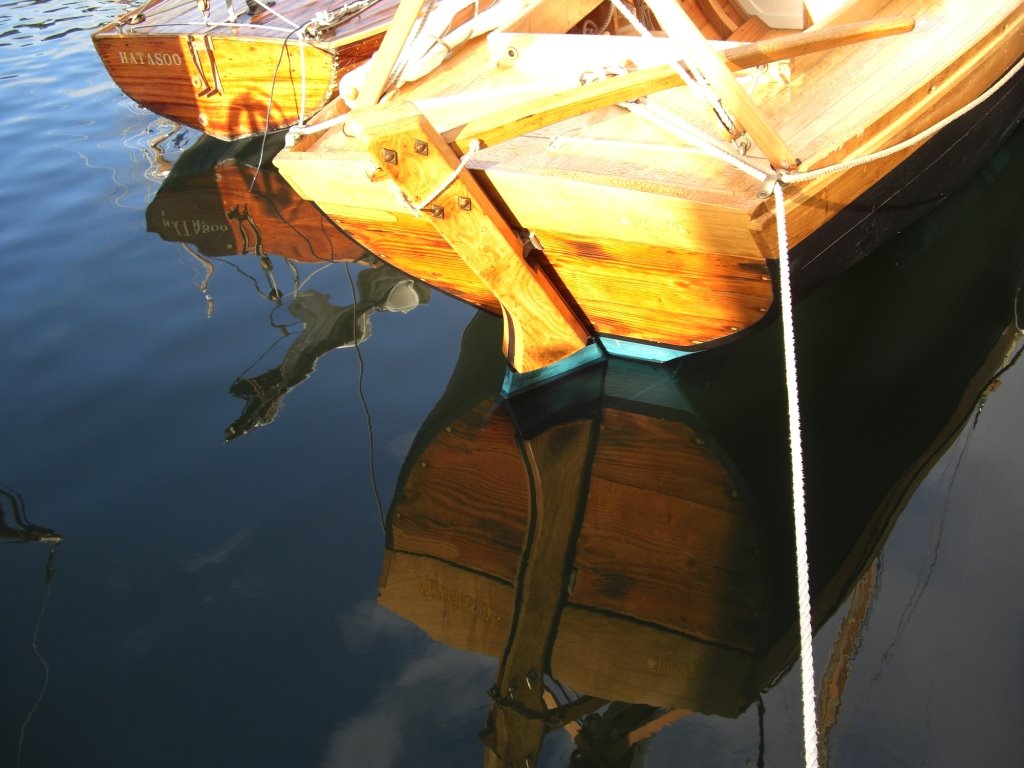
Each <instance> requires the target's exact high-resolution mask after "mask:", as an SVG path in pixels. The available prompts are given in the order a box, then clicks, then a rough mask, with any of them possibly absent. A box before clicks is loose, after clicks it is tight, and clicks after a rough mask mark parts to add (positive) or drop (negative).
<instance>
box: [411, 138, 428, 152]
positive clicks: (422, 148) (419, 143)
mask: <svg viewBox="0 0 1024 768" xmlns="http://www.w3.org/2000/svg"><path fill="white" fill-rule="evenodd" d="M412 148H413V149H415V150H416V154H417V155H425V154H427V142H425V141H423V139H416V143H414V144H413V145H412Z"/></svg>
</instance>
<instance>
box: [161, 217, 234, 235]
mask: <svg viewBox="0 0 1024 768" xmlns="http://www.w3.org/2000/svg"><path fill="white" fill-rule="evenodd" d="M160 213H161V216H160V219H161V221H160V223H161V225H163V228H164V230H166V231H173V232H174V234H176V235H178V236H182V237H183V236H188V235H208V234H210V233H211V232H227V231H228V229H229V228H228V225H227V224H217V223H212V224H211V223H210V222H208V221H203V220H202V219H169V218H167V215H166V214H164V212H163V211H161V212H160Z"/></svg>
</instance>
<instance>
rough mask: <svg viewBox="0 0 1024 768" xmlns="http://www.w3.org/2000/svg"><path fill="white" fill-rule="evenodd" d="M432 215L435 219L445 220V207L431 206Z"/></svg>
mask: <svg viewBox="0 0 1024 768" xmlns="http://www.w3.org/2000/svg"><path fill="white" fill-rule="evenodd" d="M430 215H431V216H433V217H434V218H435V219H443V218H444V206H441V205H432V206H430Z"/></svg>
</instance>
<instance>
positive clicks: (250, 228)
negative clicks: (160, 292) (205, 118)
mask: <svg viewBox="0 0 1024 768" xmlns="http://www.w3.org/2000/svg"><path fill="white" fill-rule="evenodd" d="M282 145H283V135H281V134H277V135H273V136H269V137H267V141H266V143H264V141H263V139H262V137H258V138H255V139H249V140H243V141H237V142H224V141H220V140H218V139H214V138H211V137H209V136H202V137H200V138H199V139H198V140H197V142H196V143H195V144H194V145H193V146H191V147H189V148H188V149H187V150H186V151H185V152H183V153H182V155H181V157H180V158H179V159H178V160H177V162H175V164H174V166H173V168H172V169H171V171H170V173H169V174H168V176H167V178H166V179H165V181H164V182H163V184H162V185H161V186H160V189H159V190H158V192H157V194H156V196H155V197H154V199H153V202H152V203H150V205H149V206H148V208H147V209H146V224H147V227H148V230H149V231H150V232H154V233H156V234H158V235H159V236H160V237H161V238H162V239H164V240H167V241H170V242H177V243H182V244H183V246H185V248H186V250H187V252H188V253H189V254H190V255H191V256H192V257H193V258H194V259H195V260H196V261H197V262H198V263H199V264H200V265H201V267H202V270H203V279H202V282H201V285H200V288H201V290H202V291H203V294H204V296H205V297H206V301H207V312H208V314H212V313H213V311H214V301H213V298H212V297H211V295H210V293H209V284H210V280H211V278H212V276H213V274H214V271H215V266H214V265H215V260H216V259H217V258H222V257H227V256H251V257H253V258H254V259H255V260H256V262H257V264H258V265H259V269H258V272H257V275H262V280H260V279H258V278H257V277H252V278H251V279H252V282H253V284H254V285H255V286H256V288H257V291H258V293H259V294H260V295H261V296H262V297H263V298H265V299H267V300H269V301H270V302H272V303H273V304H274V306H275V308H276V307H280V306H282V305H285V306H286V307H287V310H288V313H289V314H290V315H291V316H292V317H293V318H294V319H295V320H297V321H300V322H301V324H302V330H301V331H300V332H299V333H297V334H294V333H293V331H291V330H290V326H291V323H286V324H281V323H275V326H276V327H277V328H279V329H280V330H281V332H282V333H284V334H285V335H289V336H290V335H294V338H293V339H292V341H291V344H290V345H289V347H288V350H287V351H286V352H285V353H284V355H283V358H282V360H281V362H280V364H278V365H276V366H273V367H271V368H269V369H268V370H266V371H265V372H263V373H261V374H258V375H256V376H251V377H239V378H237V379H236V380H235V381H234V382H233V383H232V384H231V388H230V391H231V394H232V395H234V396H236V397H239V398H241V399H243V400H244V401H245V406H244V408H243V410H242V413H241V415H240V416H239V417H238V419H236V420H235V421H234V422H233V423H232V424H231V425H230V426H229V427H228V428H227V429H226V430H225V438H226V439H227V440H232V439H234V438H236V437H239V436H241V435H244V434H246V433H247V432H249V431H250V430H252V429H253V428H255V427H258V426H263V425H265V424H269V423H270V422H271V421H273V419H274V418H275V417H276V415H277V413H278V412H279V410H280V406H281V401H282V399H283V398H284V396H285V395H286V394H287V393H288V392H290V391H291V390H292V389H294V388H295V387H296V386H298V385H299V384H300V383H302V382H303V381H305V380H306V379H307V378H308V377H309V376H310V374H312V372H313V370H314V369H315V367H316V362H317V360H318V359H319V358H320V357H321V356H322V355H324V354H325V353H327V352H329V351H331V350H332V349H340V348H343V347H351V346H353V345H355V344H359V343H362V342H364V341H366V340H367V339H368V338H369V337H370V332H371V325H370V316H371V315H372V314H373V313H374V312H399V313H406V312H410V311H411V310H413V309H415V308H416V307H417V306H419V305H420V304H424V303H426V302H427V301H429V300H430V289H429V288H427V287H426V286H425V285H423V284H422V283H420V282H418V281H415V280H413V279H412V278H410V277H408V276H406V275H403V274H402V273H400V272H398V271H397V270H396V269H394V268H393V267H390V266H388V265H386V264H384V263H382V262H380V261H379V260H377V259H376V258H375V257H374V256H372V255H371V254H370V253H369V252H367V251H366V250H365V249H364V248H363V247H362V246H360V245H358V244H356V243H355V242H354V241H353V240H352V239H351V238H349V237H348V236H347V235H345V233H343V232H342V231H341V230H339V229H338V228H337V227H335V226H334V224H332V223H331V221H330V220H329V219H328V218H327V217H326V216H324V214H323V213H321V212H320V209H319V208H317V207H316V206H315V205H314V204H313V203H310V202H308V201H306V200H303V199H301V198H300V197H298V196H297V195H296V194H295V192H294V191H293V190H292V188H291V187H290V186H288V184H286V183H285V181H284V180H283V179H282V178H281V176H280V174H279V173H278V172H277V171H276V170H275V169H274V167H273V164H272V163H271V162H270V161H271V159H272V158H273V156H274V154H276V153H277V152H278V151H280V149H281V147H282ZM275 257H277V258H276V259H275ZM275 260H276V261H277V263H278V264H282V265H283V266H284V269H285V270H286V272H287V274H288V276H289V278H290V288H288V287H287V286H284V287H283V285H282V283H281V282H280V281H279V280H278V278H277V277H276V274H277V273H276V272H275V266H274V265H275ZM336 263H346V264H349V263H358V264H359V265H360V266H361V267H368V268H364V269H361V270H360V271H359V273H358V274H357V275H356V276H355V278H354V281H353V282H354V286H353V287H352V288H351V291H352V292H353V303H352V304H350V305H343V306H337V305H335V304H332V303H331V297H330V296H328V295H327V294H326V293H323V292H321V291H318V290H315V289H312V288H308V287H305V284H306V281H307V280H308V275H306V276H304V275H303V273H302V272H301V271H300V266H301V265H308V264H321V265H324V266H329V265H331V264H336ZM235 266H238V268H239V269H244V268H243V267H242V266H239V265H237V264H236V265H235ZM306 272H307V273H308V268H307V269H306ZM348 281H349V278H348V277H346V279H345V280H344V283H345V285H346V287H345V290H346V292H348V291H349V286H348ZM264 286H265V287H264ZM275 343H276V342H275ZM261 357H262V356H261Z"/></svg>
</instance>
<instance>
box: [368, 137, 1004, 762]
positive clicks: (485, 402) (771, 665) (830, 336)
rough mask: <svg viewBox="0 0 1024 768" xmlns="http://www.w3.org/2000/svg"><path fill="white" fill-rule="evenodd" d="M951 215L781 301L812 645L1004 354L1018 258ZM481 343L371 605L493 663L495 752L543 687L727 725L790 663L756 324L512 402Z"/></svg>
mask: <svg viewBox="0 0 1024 768" xmlns="http://www.w3.org/2000/svg"><path fill="white" fill-rule="evenodd" d="M1011 159H1012V160H1014V161H1015V165H1012V166H1009V167H1005V168H1003V170H1002V172H1003V173H1004V174H1010V175H1011V176H1012V175H1013V174H1017V173H1020V172H1021V168H1020V164H1021V161H1022V159H1024V158H1022V157H1021V155H1020V153H1018V154H1017V155H1016V156H1015V157H1011ZM994 167H995V166H993V168H994ZM993 191H994V194H991V193H990V192H993ZM955 201H956V202H955V204H947V207H946V209H945V210H944V215H943V217H941V218H938V217H936V218H933V219H932V220H931V221H930V222H929V223H928V226H927V227H921V228H918V229H917V230H911V231H910V232H909V233H906V234H905V235H904V236H903V237H902V238H899V239H897V240H896V241H894V242H893V243H891V244H890V245H889V246H886V249H883V252H882V253H880V254H879V255H878V256H877V257H876V258H875V259H873V260H871V261H869V262H867V263H866V264H863V265H861V266H860V267H858V268H855V269H853V270H851V271H850V272H849V273H848V274H847V275H845V276H844V277H843V278H841V279H840V280H838V281H836V282H835V283H833V284H831V285H829V286H827V287H825V288H824V289H822V291H820V292H819V293H818V294H816V295H815V296H814V297H812V298H811V299H810V300H808V301H806V302H804V303H803V304H802V305H800V306H799V307H798V308H797V318H796V321H797V336H798V341H799V349H800V360H799V363H800V378H801V414H802V417H803V425H804V454H805V466H806V468H807V483H806V485H807V509H808V516H809V517H808V528H809V549H810V568H811V573H810V583H811V586H812V590H813V594H812V602H813V615H814V623H815V626H816V627H820V626H821V625H822V624H823V623H824V622H825V621H826V620H827V619H828V618H829V616H831V615H832V614H833V613H835V612H836V611H837V610H838V609H839V607H840V606H841V605H842V604H843V601H844V600H845V599H846V597H847V595H849V593H850V591H851V589H853V587H854V585H855V584H857V582H858V579H859V578H860V577H861V575H862V574H863V573H864V571H865V567H866V566H867V565H868V564H869V563H870V562H871V560H872V559H873V558H874V557H875V556H876V555H877V553H878V551H879V549H880V547H881V546H882V543H883V542H884V540H885V538H886V536H887V535H888V532H889V531H890V530H891V527H892V525H893V523H894V521H895V519H896V517H897V516H898V514H899V512H900V511H901V510H902V508H903V506H904V504H905V503H906V501H907V499H908V498H909V497H910V495H911V494H912V492H913V490H914V489H915V488H916V486H917V484H918V483H919V482H920V480H921V479H922V477H923V476H924V474H925V472H927V470H928V469H929V468H930V467H931V466H932V464H933V463H934V461H935V460H936V458H937V457H938V456H940V455H941V454H942V452H943V450H944V449H945V448H946V447H947V446H948V445H949V444H950V442H951V441H952V440H953V439H954V438H955V436H956V435H957V434H958V433H959V431H960V430H961V428H962V427H963V426H964V425H965V424H966V423H968V421H969V417H970V415H971V414H972V412H974V411H975V410H976V408H977V405H978V402H979V399H980V398H983V397H985V396H986V394H987V392H988V389H989V385H990V384H991V382H992V381H993V377H994V376H996V375H997V374H998V372H999V370H1000V369H1001V367H1002V366H1003V365H1004V364H1006V363H1007V362H1008V361H1009V359H1010V357H1009V356H1010V353H1011V352H1012V351H1013V349H1014V346H1015V345H1016V344H1017V343H1018V341H1019V331H1018V326H1016V325H1015V322H1016V323H1019V322H1020V321H1019V318H1017V319H1016V320H1015V316H1014V313H1015V305H1016V304H1019V303H1020V290H1021V285H1022V282H1024V281H1022V269H1024V263H1022V262H1021V259H1022V255H1021V254H1020V253H1016V252H1009V251H1003V250H1001V249H1000V248H999V246H998V245H993V243H998V242H999V241H998V240H996V239H995V238H999V237H1001V234H1002V233H1000V232H997V231H991V230H986V231H984V232H979V231H977V230H975V229H972V228H970V227H968V226H965V222H970V221H972V220H973V219H974V218H975V216H976V215H977V214H976V211H977V210H978V209H979V208H983V209H986V210H987V211H988V212H989V215H987V216H986V220H988V221H1003V222H1006V226H1008V227H1009V226H1015V223H1014V221H1013V216H1012V214H1013V212H1014V211H1015V210H1016V208H1017V207H1018V206H1019V200H1016V199H1013V198H1012V197H1011V198H1009V199H1007V197H1006V196H1005V195H1003V194H1002V193H1001V192H1000V191H999V190H998V189H995V188H994V187H991V186H988V185H986V184H984V183H981V182H979V183H975V184H974V185H972V186H971V187H969V188H968V189H967V190H965V191H964V192H963V193H962V194H961V195H960V196H959V197H958V198H956V199H955ZM1000 211H1001V214H1000ZM988 238H993V239H992V240H989V239H988ZM967 252H969V253H970V254H971V258H970V259H964V258H963V254H964V253H967ZM500 334H501V328H500V327H499V323H498V321H497V320H494V319H491V318H488V317H487V316H486V315H480V316H479V318H478V319H477V321H475V322H474V324H473V325H471V326H470V329H468V330H467V333H466V337H465V339H464V342H463V353H462V356H461V358H460V366H459V367H458V368H457V369H456V371H455V373H454V374H453V377H452V379H451V382H450V384H449V387H448V391H447V392H446V393H445V396H444V398H443V399H442V400H441V401H440V402H439V403H438V405H437V406H436V407H435V409H434V412H433V413H432V414H431V415H430V417H429V418H428V420H427V421H426V422H425V423H424V425H423V427H422V428H421V430H420V433H419V435H418V436H417V438H416V440H415V442H414V444H413V447H412V448H411V450H410V452H409V455H408V457H407V460H406V463H405V466H404V468H403V471H402V474H401V476H400V479H399V484H398V490H397V492H396V495H395V499H394V502H393V505H392V508H391V512H390V518H389V521H388V541H387V551H386V556H385V562H384V567H383V569H382V574H381V578H380V593H379V594H380V596H379V600H380V603H381V604H382V605H384V606H386V607H388V608H389V609H390V610H392V611H393V612H395V613H397V614H398V615H400V616H403V617H405V618H407V619H409V620H410V621H413V622H414V623H416V624H417V625H418V626H420V627H422V628H423V629H424V630H425V631H427V632H428V633H429V634H430V635H431V636H432V637H434V638H435V639H437V640H439V641H442V642H444V643H447V644H449V645H451V646H453V647H457V648H463V649H466V650H471V651H474V652H478V653H484V654H488V655H491V656H493V657H495V658H497V659H499V660H500V665H501V666H500V669H499V672H498V675H497V683H496V686H495V689H494V691H493V692H492V695H493V696H494V699H495V708H494V710H493V711H492V718H491V723H490V725H491V730H490V737H489V739H488V745H489V746H490V748H491V749H492V751H494V752H496V753H497V754H499V755H501V756H502V757H503V758H507V757H508V756H510V755H513V754H514V755H524V754H527V753H528V752H529V751H530V750H532V753H533V754H536V750H537V749H539V742H537V741H536V739H539V738H541V737H542V736H543V732H544V730H546V729H549V728H550V727H552V726H557V725H558V724H559V722H560V714H559V713H560V712H562V711H567V710H564V709H563V710H553V709H552V703H551V700H550V696H549V697H548V698H547V699H545V698H544V696H543V688H544V686H543V683H541V685H537V684H536V683H537V682H539V681H541V680H542V679H543V675H549V676H550V677H551V678H553V679H555V680H556V681H558V682H560V683H562V684H564V685H566V686H569V687H570V688H572V689H574V690H575V691H578V692H579V693H580V694H582V695H583V696H584V699H585V698H586V697H588V696H589V697H595V698H596V699H597V700H598V701H597V704H596V705H595V704H594V702H589V703H588V702H585V701H584V700H583V699H580V700H578V701H577V702H575V703H572V704H573V706H575V705H576V704H578V705H579V706H581V707H582V706H589V707H590V708H591V709H593V708H594V706H599V705H600V703H601V701H622V702H630V703H633V704H644V705H651V706H654V707H662V708H664V707H667V708H674V709H683V710H692V711H699V712H705V713H713V714H724V715H736V714H738V713H739V712H741V711H742V710H743V709H745V708H746V707H747V706H749V704H750V703H751V702H753V701H755V700H756V697H757V694H758V692H759V691H761V690H762V689H763V688H764V687H765V686H767V685H769V684H771V682H772V681H773V680H774V679H776V678H777V677H778V676H779V675H780V674H782V673H783V672H784V671H785V670H786V669H787V667H788V666H789V665H790V664H791V663H792V661H793V659H794V658H795V657H796V655H797V653H798V639H797V635H796V627H795V621H796V594H795V592H796V590H795V567H794V564H793V543H792V540H793V529H792V519H791V511H790V503H791V489H790V470H789V464H788V451H787V439H786V423H787V418H786V411H785V402H786V398H785V391H784V377H783V375H782V359H781V358H782V350H781V340H780V338H779V334H778V328H777V326H775V325H773V326H769V327H767V328H766V329H765V330H764V331H763V332H762V333H760V334H757V335H754V336H751V337H750V338H748V339H745V340H743V341H741V342H738V343H737V344H736V345H734V346H733V347H731V348H729V349H722V350H715V351H709V352H708V353H707V354H706V355H702V356H699V357H695V358H691V359H689V360H686V361H683V362H682V363H680V364H678V365H677V366H674V367H665V366H663V367H656V366H649V365H645V364H640V363H630V362H626V361H615V360H613V361H608V362H606V363H605V364H604V365H603V366H602V367H593V368H590V369H588V370H584V371H579V372H576V373H575V374H573V375H572V376H571V377H567V378H565V379H564V380H562V381H560V382H557V383H553V384H549V385H547V386H544V387H541V388H538V389H537V390H534V391H530V392H527V393H524V394H522V395H519V396H516V397H515V398H513V399H511V400H504V399H502V397H501V396H500V394H499V391H500V386H501V378H502V372H503V360H502V359H501V358H500V356H499V355H497V354H496V352H495V351H494V350H495V344H496V339H497V338H498V337H499V336H500ZM1014 359H1016V358H1014ZM488 361H490V364H488ZM862 591H863V590H862ZM857 608H858V610H864V606H863V605H862V604H861V603H858V606H857ZM849 623H850V626H851V627H856V625H857V617H856V616H853V618H852V619H851V622H849ZM849 631H856V630H855V629H851V630H849ZM841 674H844V673H840V672H837V673H835V675H836V676H837V677H838V676H841ZM566 706H567V707H568V706H569V705H566ZM524 712H527V713H530V714H529V716H526V715H524V714H523V713H524ZM577 716H578V714H577ZM561 722H564V721H561ZM538 724H539V725H538ZM516 729H519V731H517V732H518V733H519V735H518V736H510V735H509V732H510V731H516ZM538 729H539V730H538ZM526 732H529V733H532V734H533V736H531V737H529V738H527V737H526V736H524V735H523V734H524V733H526ZM530 739H533V740H534V741H533V742H532V744H533V746H532V747H528V746H524V745H527V743H528V742H530Z"/></svg>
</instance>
